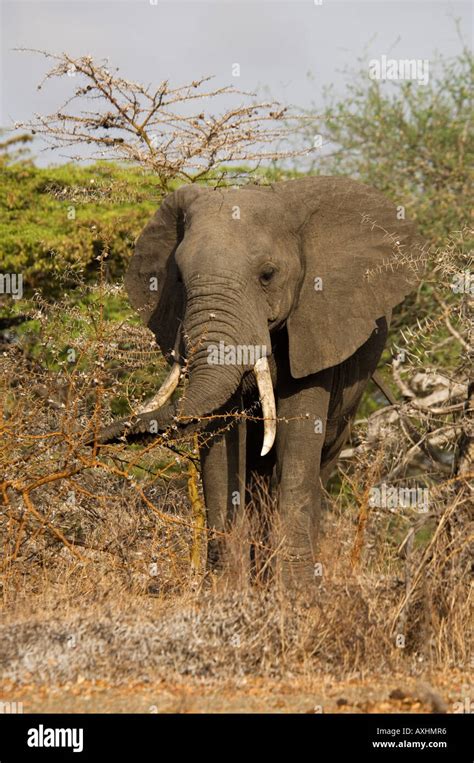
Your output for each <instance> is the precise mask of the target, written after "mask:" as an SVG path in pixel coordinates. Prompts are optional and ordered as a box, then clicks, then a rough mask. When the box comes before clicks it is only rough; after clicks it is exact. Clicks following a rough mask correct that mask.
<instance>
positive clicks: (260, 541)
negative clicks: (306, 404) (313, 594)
mask: <svg viewBox="0 0 474 763" xmlns="http://www.w3.org/2000/svg"><path fill="white" fill-rule="evenodd" d="M262 438H263V427H262V424H261V422H255V421H248V422H247V469H246V480H245V482H246V501H245V503H246V507H247V511H248V517H249V523H250V533H251V537H250V541H251V542H250V574H251V578H252V580H253V581H263V580H265V581H267V580H268V578H269V571H270V570H269V566H268V559H269V556H270V554H269V550H270V543H271V539H270V535H271V523H272V509H273V505H272V504H273V492H272V476H273V471H274V467H275V448H272V449H271V450H270V452H269V453H267V455H266V456H263V457H262V456H261V455H260V450H261V447H262Z"/></svg>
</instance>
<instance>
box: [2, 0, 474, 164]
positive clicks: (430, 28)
mask: <svg viewBox="0 0 474 763" xmlns="http://www.w3.org/2000/svg"><path fill="white" fill-rule="evenodd" d="M0 2H1V5H0V8H1V72H0V83H1V95H0V126H2V127H10V126H11V125H12V124H14V123H15V121H18V120H22V119H27V118H28V117H30V116H31V115H32V113H34V112H43V113H48V112H51V111H54V110H55V109H56V108H58V106H60V105H61V104H62V101H63V100H64V98H65V96H66V94H67V93H68V92H69V91H68V88H70V87H71V78H69V82H68V81H67V79H68V78H64V81H63V82H61V83H56V84H55V85H49V86H48V87H46V88H45V89H43V90H41V91H37V90H36V85H37V84H38V82H39V81H40V80H41V78H42V75H43V74H44V73H45V71H46V68H47V67H46V63H45V61H44V60H43V59H41V58H40V57H39V56H36V55H33V54H25V53H18V52H15V51H14V48H17V47H27V48H31V47H32V48H39V49H45V50H48V51H52V52H62V51H67V52H68V53H70V54H73V55H77V56H79V55H84V54H90V55H92V56H94V57H98V58H105V57H107V58H108V59H109V62H110V64H111V65H116V66H119V67H120V71H121V73H122V74H123V75H124V76H125V77H127V78H130V79H135V80H140V81H143V82H147V83H148V82H157V83H158V82H160V81H161V80H163V79H166V78H168V79H169V80H170V81H171V82H172V83H175V84H181V83H186V82H188V81H190V80H192V79H194V78H195V77H198V76H201V75H208V74H213V75H215V76H216V80H215V81H216V84H219V85H228V84H233V85H235V86H237V87H239V88H241V89H248V90H257V91H260V92H261V93H262V92H263V91H264V89H265V88H267V89H268V90H269V91H270V93H271V95H272V96H273V97H275V98H277V99H278V100H279V101H281V102H283V103H285V104H287V103H290V104H296V105H298V106H303V107H309V106H310V105H312V104H315V105H316V106H320V105H321V103H322V87H323V86H324V85H328V84H330V83H334V84H335V86H336V88H337V91H338V92H341V93H342V92H343V87H344V75H342V74H341V71H342V70H343V69H344V68H349V69H355V68H357V59H358V58H359V57H360V56H361V55H364V58H366V59H367V61H368V60H369V59H371V58H380V56H382V55H383V54H385V55H389V56H391V57H395V58H416V59H429V60H432V59H433V58H434V56H435V54H436V52H439V53H441V54H443V55H445V56H454V55H456V54H457V53H458V52H459V51H460V48H461V42H460V40H459V37H458V35H457V32H456V27H455V24H454V20H453V19H454V18H459V19H460V22H461V29H462V33H463V36H464V39H465V41H466V42H470V41H471V40H472V5H471V4H470V3H469V2H446V1H445V0H442V1H440V2H433V0H418V1H416V0H397V2H392V1H391V0H372V2H361V1H360V0H349V2H340V1H339V0H322V5H317V4H315V2H314V0H302V1H301V2H299V1H298V0H294V1H292V2H288V1H287V2H275V0H254V1H253V2H244V1H243V0H219V1H216V2H202V1H201V0H191V1H189V0H188V1H186V2H185V1H184V0H172V1H171V0H170V1H169V2H167V0H151V2H150V0H115V1H114V2H108V0H103V1H101V0H95V2H83V1H80V2H77V0H53V1H52V2H43V0H34V1H33V2H27V1H26V0H25V1H23V0H14V2H9V1H6V0H0ZM152 3H156V4H152ZM234 63H239V64H240V70H241V76H240V77H239V78H236V77H233V76H232V65H233V64H234ZM308 72H311V73H312V75H313V78H312V79H310V78H308V76H307V73H308ZM48 160H49V161H50V160H51V156H50V157H47V156H43V159H42V163H44V162H45V161H48ZM54 160H55V161H57V160H58V157H57V156H56V155H54Z"/></svg>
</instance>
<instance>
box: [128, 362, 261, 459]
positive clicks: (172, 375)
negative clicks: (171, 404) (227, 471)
mask: <svg viewBox="0 0 474 763" xmlns="http://www.w3.org/2000/svg"><path fill="white" fill-rule="evenodd" d="M252 371H253V375H254V377H255V381H256V384H257V389H258V396H259V399H260V404H261V407H262V418H263V445H262V450H261V455H262V456H265V455H266V454H267V453H269V451H270V450H271V449H272V447H273V444H274V442H275V437H276V405H275V395H274V392H273V384H272V378H271V373H270V367H269V364H268V358H267V357H266V356H263V357H260V358H259V359H258V360H257V361H256V362H255V364H254V366H253V369H252ZM182 374H183V369H182V367H181V364H180V363H179V362H178V361H175V362H174V363H173V365H172V367H171V370H170V372H169V374H168V376H167V377H166V379H165V380H164V382H163V384H162V385H161V387H160V389H159V390H158V392H157V393H156V395H154V396H153V397H152V398H151V399H150V400H149V401H148V402H147V403H145V405H144V406H143V407H142V408H140V410H139V411H138V413H137V415H138V416H143V415H144V414H147V415H148V416H149V415H150V414H153V412H155V411H158V410H160V409H161V408H163V406H164V405H165V404H166V403H167V402H168V401H169V400H170V398H171V396H172V394H173V392H175V390H176V388H177V387H178V384H179V381H180V378H181V376H182ZM205 413H206V412H203V415H204V414H205ZM196 418H199V417H198V416H192V417H179V416H178V423H179V422H182V423H185V424H187V423H190V421H192V420H195V419H196Z"/></svg>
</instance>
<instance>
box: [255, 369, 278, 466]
mask: <svg viewBox="0 0 474 763" xmlns="http://www.w3.org/2000/svg"><path fill="white" fill-rule="evenodd" d="M253 370H254V374H255V378H256V380H257V387H258V394H259V396H260V403H261V405H262V413H263V445H262V452H261V454H260V455H261V456H266V455H267V453H268V452H269V451H270V450H271V449H272V446H273V443H274V442H275V436H276V408H275V395H274V394H273V384H272V377H271V374H270V367H269V365H268V360H267V358H266V357H263V358H259V359H258V360H257V362H256V363H255V366H254V368H253Z"/></svg>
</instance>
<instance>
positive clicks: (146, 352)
mask: <svg viewBox="0 0 474 763" xmlns="http://www.w3.org/2000/svg"><path fill="white" fill-rule="evenodd" d="M101 288H102V287H101ZM99 296H101V295H100V294H99ZM101 304H102V303H101V301H100V300H99V301H98V303H97V304H96V305H95V306H94V305H93V307H92V308H91V310H92V313H91V315H90V316H84V315H82V316H81V315H79V314H78V313H77V310H76V309H75V308H72V307H70V306H68V305H67V304H63V305H61V304H57V305H55V306H47V305H40V313H39V318H38V320H39V324H40V327H39V336H38V342H37V344H36V345H35V346H33V347H31V346H30V345H29V344H28V342H27V341H26V340H22V341H20V342H19V343H18V342H17V343H12V344H5V345H4V347H2V350H4V352H3V354H2V356H1V364H2V369H1V370H2V379H3V382H2V384H3V394H2V401H3V409H4V411H3V413H4V415H3V420H2V421H3V424H2V429H3V432H2V434H3V444H2V450H1V454H0V462H1V465H2V470H3V475H4V481H3V483H2V485H1V489H2V501H3V505H2V511H1V515H0V539H1V545H2V549H3V555H2V560H1V562H2V573H1V593H2V596H1V601H2V609H3V617H2V624H1V626H0V644H1V646H0V662H1V664H2V671H3V677H4V678H7V679H10V680H12V681H14V682H15V683H17V684H26V683H28V682H30V681H31V680H35V681H38V682H43V683H63V682H68V681H74V680H76V679H77V677H78V676H82V677H84V678H85V679H87V680H96V679H98V678H103V679H106V680H109V681H113V682H117V683H123V682H131V681H145V680H148V681H151V680H159V679H160V678H169V677H170V676H172V675H175V676H180V677H181V678H184V679H186V677H189V678H190V677H197V678H199V679H201V680H206V681H216V682H219V681H221V682H222V681H227V680H229V679H232V678H237V677H239V676H253V677H255V676H257V677H262V678H267V679H270V678H271V679H278V680H283V679H288V678H291V677H297V678H298V677H300V678H301V680H303V678H305V677H308V676H312V675H314V674H316V673H327V674H333V675H334V674H336V675H338V676H339V677H340V678H343V677H345V676H346V677H349V676H353V675H354V674H357V675H359V676H367V675H369V674H377V673H387V672H389V673H393V672H398V673H404V674H406V675H418V674H420V673H424V672H426V671H430V670H449V669H454V668H458V669H461V670H467V668H468V666H469V664H470V660H471V657H470V652H469V641H468V634H469V629H468V618H469V603H470V601H469V594H470V588H469V585H470V581H469V578H468V572H469V564H470V556H469V541H470V536H469V529H470V528H472V522H471V517H470V515H469V506H470V494H469V479H470V476H472V475H470V473H469V471H468V470H464V472H463V473H462V474H457V475H455V474H454V471H453V470H452V469H451V473H450V474H447V473H446V470H443V469H440V471H439V472H436V469H435V464H434V462H430V463H429V464H428V467H426V468H425V472H424V476H423V481H422V482H421V483H420V475H419V474H418V476H417V477H416V479H417V480H418V482H417V484H424V485H427V486H428V487H429V490H430V505H429V511H428V512H426V513H423V514H420V513H417V512H416V511H415V510H413V509H410V508H408V509H406V510H403V511H393V510H387V509H373V508H371V507H370V504H369V501H368V495H369V491H370V488H371V486H373V485H376V484H379V483H380V481H381V480H383V479H384V478H385V479H386V478H387V475H388V476H390V475H394V474H396V475H397V479H400V478H402V477H403V478H404V479H411V478H413V473H414V472H413V470H414V468H415V466H416V468H417V469H419V468H420V462H419V461H418V462H414V461H412V460H411V456H410V458H408V455H409V454H410V453H411V450H413V448H414V446H413V442H411V441H410V437H411V436H412V435H411V433H412V429H411V428H410V427H408V429H407V425H406V421H407V419H406V417H407V416H410V415H412V416H413V415H417V416H418V417H419V418H418V423H419V424H420V422H421V424H420V425H421V426H425V429H426V431H427V432H428V434H427V435H426V437H428V435H429V432H430V429H429V428H430V426H432V417H430V415H429V411H428V413H427V412H426V411H425V410H423V413H422V414H420V412H419V410H418V412H417V413H416V411H415V413H413V410H415V409H416V406H414V408H413V410H412V411H411V414H410V411H409V410H405V409H406V406H405V408H404V409H403V410H404V411H405V412H404V413H403V416H399V417H398V419H397V420H396V421H395V422H392V423H391V424H390V422H388V423H387V427H388V429H386V430H384V432H383V436H382V437H381V438H379V439H378V440H377V438H375V440H374V439H371V438H370V437H366V432H367V426H366V424H367V422H366V423H365V425H363V427H362V428H363V430H364V432H365V434H363V435H362V436H361V437H360V438H359V439H360V444H359V445H357V447H356V448H355V449H353V453H352V454H351V455H350V458H349V461H347V460H346V461H343V462H342V465H341V471H340V474H339V477H338V480H339V482H338V487H337V489H336V487H335V486H334V487H333V489H332V491H331V495H329V496H328V506H327V511H326V514H325V522H324V533H323V537H322V542H321V551H320V554H321V560H320V567H318V574H317V575H316V576H315V583H314V590H313V591H311V592H306V594H305V595H304V596H298V595H297V594H290V593H288V591H284V590H283V589H282V588H281V587H280V585H279V583H278V578H277V579H274V580H273V581H272V583H271V584H268V583H267V582H265V580H264V579H262V578H259V579H257V580H253V582H252V580H251V576H250V575H249V562H248V560H249V557H250V546H251V543H252V542H256V543H257V544H260V548H261V546H262V543H263V544H264V545H265V543H266V540H265V539H264V538H263V539H262V536H261V533H260V530H259V523H258V522H256V516H255V511H253V512H252V507H250V510H249V512H248V513H247V515H245V516H243V518H242V520H241V521H240V522H239V523H238V524H237V525H236V526H235V528H234V529H233V531H232V532H231V533H229V535H228V538H227V542H228V550H229V553H228V559H229V564H228V568H227V570H226V571H225V572H224V573H223V574H222V575H220V576H214V575H209V574H205V573H204V571H203V565H202V560H203V557H204V550H205V549H204V546H205V544H204V543H203V544H201V547H200V548H199V547H197V546H196V540H197V538H199V537H203V538H204V539H205V531H203V532H202V533H198V534H197V533H196V527H195V525H196V519H197V515H196V506H195V505H193V504H192V501H191V500H190V496H191V498H192V499H193V501H194V503H195V501H196V486H197V485H196V476H195V460H196V453H195V452H194V443H193V442H192V441H191V442H173V443H170V442H168V441H167V440H165V439H163V438H162V437H158V438H156V439H155V440H153V441H150V442H148V443H146V444H145V445H143V446H140V447H138V448H137V447H134V448H129V447H127V446H126V445H114V446H113V447H110V448H106V449H100V450H98V449H96V448H86V447H85V446H84V444H83V443H84V441H85V440H86V439H87V438H89V437H90V435H91V432H94V431H96V430H97V429H98V427H100V426H102V425H103V424H104V423H106V421H107V420H108V419H109V418H111V416H112V414H111V412H110V405H111V403H112V404H113V403H114V400H115V401H116V400H117V399H118V398H120V399H121V400H122V401H124V400H125V401H126V403H127V405H128V406H129V408H132V409H133V408H134V406H136V404H137V403H138V401H139V399H142V398H143V391H142V390H143V388H144V387H145V388H146V386H147V383H148V382H147V380H146V379H145V382H144V383H143V379H140V378H139V373H140V369H143V366H146V364H147V363H149V362H150V361H151V362H152V363H153V364H154V363H155V362H156V360H155V356H154V355H153V353H152V351H151V349H150V337H149V336H148V335H147V332H146V331H145V329H139V328H135V327H130V326H129V327H127V326H126V325H123V326H122V325H120V326H117V324H116V323H112V324H109V323H108V322H107V321H106V320H105V319H104V316H103V309H102V307H101ZM443 309H444V308H443ZM94 311H95V312H94ZM61 327H62V331H63V332H64V331H66V333H67V332H69V334H68V336H69V337H70V336H72V335H74V337H75V338H74V339H70V338H69V339H68V340H67V341H68V342H69V343H70V345H71V346H72V347H73V348H74V349H75V352H76V356H75V363H73V364H72V365H70V366H68V364H67V363H66V362H64V361H62V360H60V358H61V357H64V343H65V341H66V340H65V339H64V336H62V335H61ZM73 327H75V331H74V334H73V333H72V328H73ZM77 327H79V328H77ZM76 329H77V330H76ZM112 342H113V344H112ZM38 348H39V350H40V353H41V354H40V357H39V358H38V355H37V353H38ZM131 348H132V350H133V351H132V350H131ZM35 353H36V355H35ZM61 353H63V355H61ZM110 353H112V354H110ZM47 355H48V356H49V358H50V360H51V362H50V363H49V365H48V364H47V363H46V362H44V359H45V357H46V356H47ZM54 363H56V366H54ZM460 380H461V381H462V378H461V377H460ZM150 391H151V390H150ZM415 402H416V400H415ZM447 402H448V404H449V400H448V401H447ZM445 403H446V401H445V402H444V403H443V404H445ZM448 409H449V411H448ZM461 409H462V405H461V406H460V405H459V404H458V403H456V406H455V408H454V412H453V411H451V409H450V407H449V405H448V406H447V408H446V410H447V411H448V413H447V414H446V415H445V416H444V419H443V421H444V424H445V425H446V428H447V427H448V424H446V422H447V421H448V419H449V422H454V425H455V429H456V431H458V430H459V432H464V433H465V432H467V431H468V426H467V423H466V422H467V417H468V413H467V412H466V413H465V414H464V413H463V410H461ZM436 415H437V416H439V415H440V414H436ZM447 417H448V418H447ZM449 417H451V418H449ZM463 417H464V418H463ZM369 423H370V422H369ZM449 426H451V424H449ZM421 432H422V433H423V429H422V430H421ZM369 433H370V427H369ZM404 438H405V439H404ZM415 450H416V448H415ZM418 450H419V448H418ZM418 455H419V454H418ZM422 455H423V454H422ZM425 456H426V453H425V455H423V458H425ZM425 460H426V459H425ZM190 488H191V491H190ZM267 503H268V511H269V516H270V518H272V506H271V501H270V500H269V501H268V502H267ZM271 521H273V519H272V520H271ZM278 554H279V552H278V547H277V548H276V549H274V552H273V560H274V562H276V563H278ZM262 577H264V576H262Z"/></svg>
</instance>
